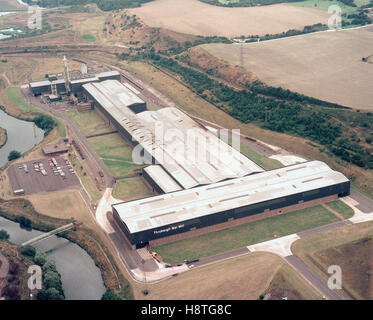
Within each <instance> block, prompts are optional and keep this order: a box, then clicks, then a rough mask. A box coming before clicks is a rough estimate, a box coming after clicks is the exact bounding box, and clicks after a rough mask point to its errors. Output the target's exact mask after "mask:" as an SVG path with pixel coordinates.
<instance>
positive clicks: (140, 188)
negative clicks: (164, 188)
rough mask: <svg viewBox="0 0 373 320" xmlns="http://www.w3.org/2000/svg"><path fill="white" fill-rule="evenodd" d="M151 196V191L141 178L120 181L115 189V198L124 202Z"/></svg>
mask: <svg viewBox="0 0 373 320" xmlns="http://www.w3.org/2000/svg"><path fill="white" fill-rule="evenodd" d="M151 195H152V192H151V190H150V189H149V188H148V187H147V186H146V185H145V183H144V182H143V181H142V179H141V178H140V177H133V178H126V179H122V180H118V181H117V182H116V183H115V186H114V189H113V197H114V198H116V199H118V200H123V201H128V200H136V199H141V198H145V197H148V196H151Z"/></svg>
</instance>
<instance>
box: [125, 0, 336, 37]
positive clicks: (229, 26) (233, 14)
mask: <svg viewBox="0 0 373 320" xmlns="http://www.w3.org/2000/svg"><path fill="white" fill-rule="evenodd" d="M130 12H132V13H133V14H136V15H137V16H139V17H140V18H141V19H142V20H143V21H144V23H146V24H147V25H149V26H150V27H162V28H166V29H170V30H173V31H176V32H180V33H187V34H193V35H203V36H226V37H235V36H241V35H242V34H244V35H251V34H258V35H265V34H267V33H269V34H272V33H280V32H285V31H287V30H289V29H303V27H304V26H306V25H312V24H315V23H324V24H326V23H327V20H328V17H329V14H328V13H327V12H324V11H321V10H317V9H314V8H302V7H297V6H292V5H289V4H276V5H271V6H262V7H251V8H224V7H218V6H211V5H209V4H206V3H203V2H200V1H198V0H157V1H153V2H150V3H147V4H145V5H143V6H142V7H140V8H135V9H131V10H130ZM264 21H265V23H263V22H264Z"/></svg>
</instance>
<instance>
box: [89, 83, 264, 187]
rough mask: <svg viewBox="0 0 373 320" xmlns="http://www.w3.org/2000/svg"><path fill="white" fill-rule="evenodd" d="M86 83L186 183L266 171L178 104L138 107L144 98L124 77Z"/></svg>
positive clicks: (133, 134)
mask: <svg viewBox="0 0 373 320" xmlns="http://www.w3.org/2000/svg"><path fill="white" fill-rule="evenodd" d="M83 87H84V88H85V89H86V90H87V91H88V92H89V93H90V94H91V95H92V96H93V97H94V98H95V99H96V101H97V102H98V103H100V105H101V106H102V107H103V108H104V109H105V110H106V111H107V112H108V113H110V114H111V116H112V117H113V118H114V119H116V120H117V122H118V123H119V124H120V125H121V126H122V127H123V128H124V129H125V130H126V131H127V132H129V133H130V134H131V135H132V137H133V138H134V139H135V140H136V141H138V142H139V143H140V145H141V146H142V147H143V148H144V150H146V151H147V152H148V153H149V154H151V155H152V156H153V158H154V159H156V161H157V164H161V165H162V166H163V168H164V169H165V170H166V172H167V173H168V174H170V175H171V176H172V177H173V178H174V179H175V180H176V181H177V182H178V183H179V184H180V185H181V186H182V187H183V188H184V189H189V188H193V187H196V186H198V185H203V184H210V183H214V182H218V181H223V180H226V179H230V178H237V177H242V176H245V175H248V174H252V173H256V172H262V171H264V170H263V169H262V168H261V167H260V166H258V165H257V164H256V163H254V162H253V161H251V160H250V159H248V158H246V157H245V156H244V155H242V154H241V153H240V152H239V151H237V150H235V149H234V148H232V147H230V146H229V145H228V144H227V143H225V142H223V141H222V140H221V139H219V138H218V137H217V136H215V135H214V134H213V133H211V132H210V131H209V130H207V129H206V128H205V127H203V126H201V125H200V124H198V123H197V122H195V121H194V120H192V119H191V118H190V117H189V116H188V115H186V114H185V113H183V112H182V111H180V110H179V109H177V108H163V109H160V110H158V111H144V112H140V113H138V114H135V113H133V112H132V111H131V110H130V109H129V108H128V106H130V105H131V104H134V103H136V102H142V100H141V99H139V98H138V97H137V96H136V95H135V94H134V93H133V92H132V91H131V90H129V89H128V88H126V87H125V86H124V85H123V84H121V83H120V82H119V81H116V80H107V81H103V82H100V83H88V84H85V85H83ZM162 130H163V131H162ZM158 132H161V134H158ZM201 150H202V151H201Z"/></svg>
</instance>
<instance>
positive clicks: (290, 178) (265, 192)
mask: <svg viewBox="0 0 373 320" xmlns="http://www.w3.org/2000/svg"><path fill="white" fill-rule="evenodd" d="M347 181H348V179H347V178H346V177H345V176H344V175H343V174H341V173H339V172H337V171H333V170H332V169H330V168H329V167H328V166H327V165H326V164H325V163H323V162H320V161H310V162H305V163H301V164H296V165H292V166H288V167H284V168H280V169H275V170H270V171H266V172H262V173H258V174H255V175H250V176H246V177H241V178H236V179H232V180H229V181H224V182H219V183H216V184H213V185H208V186H201V187H197V188H193V189H189V190H183V191H178V192H174V193H168V194H164V195H159V196H156V197H151V198H146V199H141V200H136V201H131V202H125V203H119V204H116V205H113V208H115V210H116V211H117V212H118V214H119V216H120V218H121V219H122V221H123V222H124V223H125V224H126V226H127V227H128V229H129V231H130V232H131V233H135V232H140V231H144V230H150V229H154V228H160V227H162V226H167V225H169V224H173V223H180V222H182V221H185V220H189V219H196V218H199V217H202V216H206V215H210V214H214V213H217V212H223V211H226V210H231V209H235V208H240V207H244V206H248V205H252V204H255V203H259V202H263V201H268V200H275V199H278V198H281V197H285V196H289V195H292V194H296V193H302V192H307V191H312V190H316V189H319V188H323V187H328V186H332V185H335V184H338V183H343V182H347Z"/></svg>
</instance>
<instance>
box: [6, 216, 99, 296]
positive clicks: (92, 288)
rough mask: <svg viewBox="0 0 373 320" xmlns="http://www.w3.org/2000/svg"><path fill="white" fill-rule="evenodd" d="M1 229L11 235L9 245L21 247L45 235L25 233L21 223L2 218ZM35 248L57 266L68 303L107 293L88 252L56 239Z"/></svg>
mask: <svg viewBox="0 0 373 320" xmlns="http://www.w3.org/2000/svg"><path fill="white" fill-rule="evenodd" d="M1 229H4V230H6V231H7V232H8V233H9V235H10V238H9V241H10V242H13V243H15V244H18V245H20V244H22V243H23V242H25V241H27V240H29V239H32V238H33V237H36V236H38V235H40V234H42V232H40V231H36V230H32V231H27V230H25V229H22V228H20V226H19V224H18V223H15V222H13V221H10V220H8V219H5V218H3V217H0V230H1ZM33 247H35V249H36V250H37V251H39V252H45V253H46V255H47V259H48V260H54V261H55V262H56V267H57V270H58V272H59V273H60V274H61V280H62V286H63V289H64V292H65V297H66V300H99V299H101V296H102V295H103V293H104V292H105V290H106V289H105V286H104V282H103V280H102V276H101V272H100V269H99V268H98V267H97V266H96V265H95V264H94V261H93V260H92V258H91V257H90V256H89V255H88V253H87V252H86V251H85V250H83V249H82V248H80V247H79V246H78V245H76V244H75V243H72V242H70V241H68V240H66V239H64V238H58V237H56V236H53V237H51V238H49V239H47V240H44V241H42V242H39V243H37V244H34V245H33Z"/></svg>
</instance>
